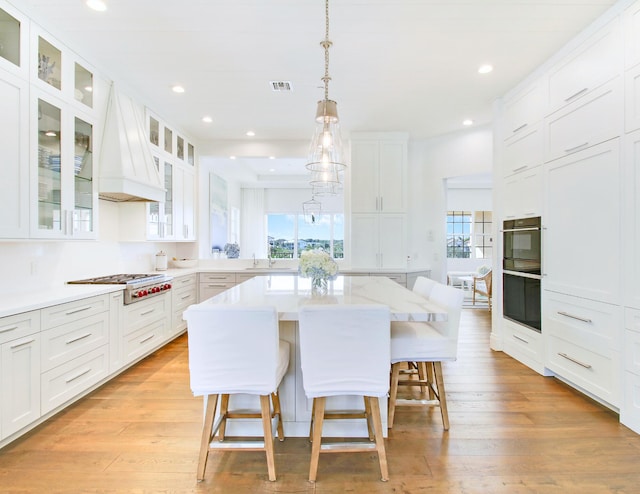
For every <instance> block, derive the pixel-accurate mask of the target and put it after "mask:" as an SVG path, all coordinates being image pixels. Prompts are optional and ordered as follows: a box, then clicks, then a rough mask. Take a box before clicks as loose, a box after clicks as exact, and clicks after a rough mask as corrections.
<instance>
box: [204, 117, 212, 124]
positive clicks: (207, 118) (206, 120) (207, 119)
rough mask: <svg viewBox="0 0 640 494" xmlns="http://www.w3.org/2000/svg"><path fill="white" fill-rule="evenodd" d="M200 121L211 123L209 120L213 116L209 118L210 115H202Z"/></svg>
mask: <svg viewBox="0 0 640 494" xmlns="http://www.w3.org/2000/svg"><path fill="white" fill-rule="evenodd" d="M202 121H203V122H204V123H211V122H213V118H211V117H210V116H208V115H207V116H204V117H202Z"/></svg>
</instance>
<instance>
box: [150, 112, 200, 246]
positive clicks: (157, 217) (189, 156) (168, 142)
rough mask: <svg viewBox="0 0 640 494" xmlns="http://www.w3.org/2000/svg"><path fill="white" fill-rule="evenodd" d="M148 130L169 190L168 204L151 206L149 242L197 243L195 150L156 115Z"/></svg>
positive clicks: (164, 202)
mask: <svg viewBox="0 0 640 494" xmlns="http://www.w3.org/2000/svg"><path fill="white" fill-rule="evenodd" d="M147 130H148V136H149V142H150V143H151V149H152V152H153V153H154V160H155V162H156V167H157V168H158V170H159V171H160V172H161V174H162V176H163V177H164V188H165V198H164V201H163V202H161V203H159V202H155V203H154V202H152V203H149V205H148V206H147V239H148V240H172V241H195V239H196V238H195V228H194V225H195V180H194V179H195V171H194V169H193V167H194V166H195V148H194V146H193V144H191V143H190V142H187V140H186V139H185V138H184V137H183V136H181V135H178V133H177V132H175V131H174V130H173V129H172V128H170V127H168V126H167V125H165V124H164V122H162V120H161V119H159V118H157V117H156V116H154V115H150V114H149V115H148V116H147Z"/></svg>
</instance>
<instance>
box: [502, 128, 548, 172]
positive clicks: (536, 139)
mask: <svg viewBox="0 0 640 494" xmlns="http://www.w3.org/2000/svg"><path fill="white" fill-rule="evenodd" d="M543 144H544V139H543V136H542V123H537V124H533V125H531V126H527V127H526V128H525V129H523V130H521V131H520V132H519V133H518V134H517V135H515V136H513V137H512V138H511V139H509V140H507V141H505V142H504V144H503V152H502V175H503V176H504V177H509V176H511V175H513V174H515V173H519V172H523V171H525V170H529V169H531V168H535V167H537V166H539V165H541V164H542V161H543V154H544V153H543V152H542V150H543Z"/></svg>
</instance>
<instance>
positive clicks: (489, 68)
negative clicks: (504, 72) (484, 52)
mask: <svg viewBox="0 0 640 494" xmlns="http://www.w3.org/2000/svg"><path fill="white" fill-rule="evenodd" d="M492 70H493V65H489V64H488V63H486V64H484V65H481V66H480V67H478V74H488V73H489V72H491V71H492Z"/></svg>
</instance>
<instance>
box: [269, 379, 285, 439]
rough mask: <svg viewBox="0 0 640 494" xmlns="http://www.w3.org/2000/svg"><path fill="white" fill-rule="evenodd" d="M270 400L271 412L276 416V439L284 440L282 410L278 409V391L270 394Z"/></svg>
mask: <svg viewBox="0 0 640 494" xmlns="http://www.w3.org/2000/svg"><path fill="white" fill-rule="evenodd" d="M271 400H272V401H273V413H274V414H276V415H277V416H278V428H277V432H278V441H284V429H283V427H282V411H281V410H280V396H279V395H278V391H277V390H276V392H275V393H272V394H271Z"/></svg>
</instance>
